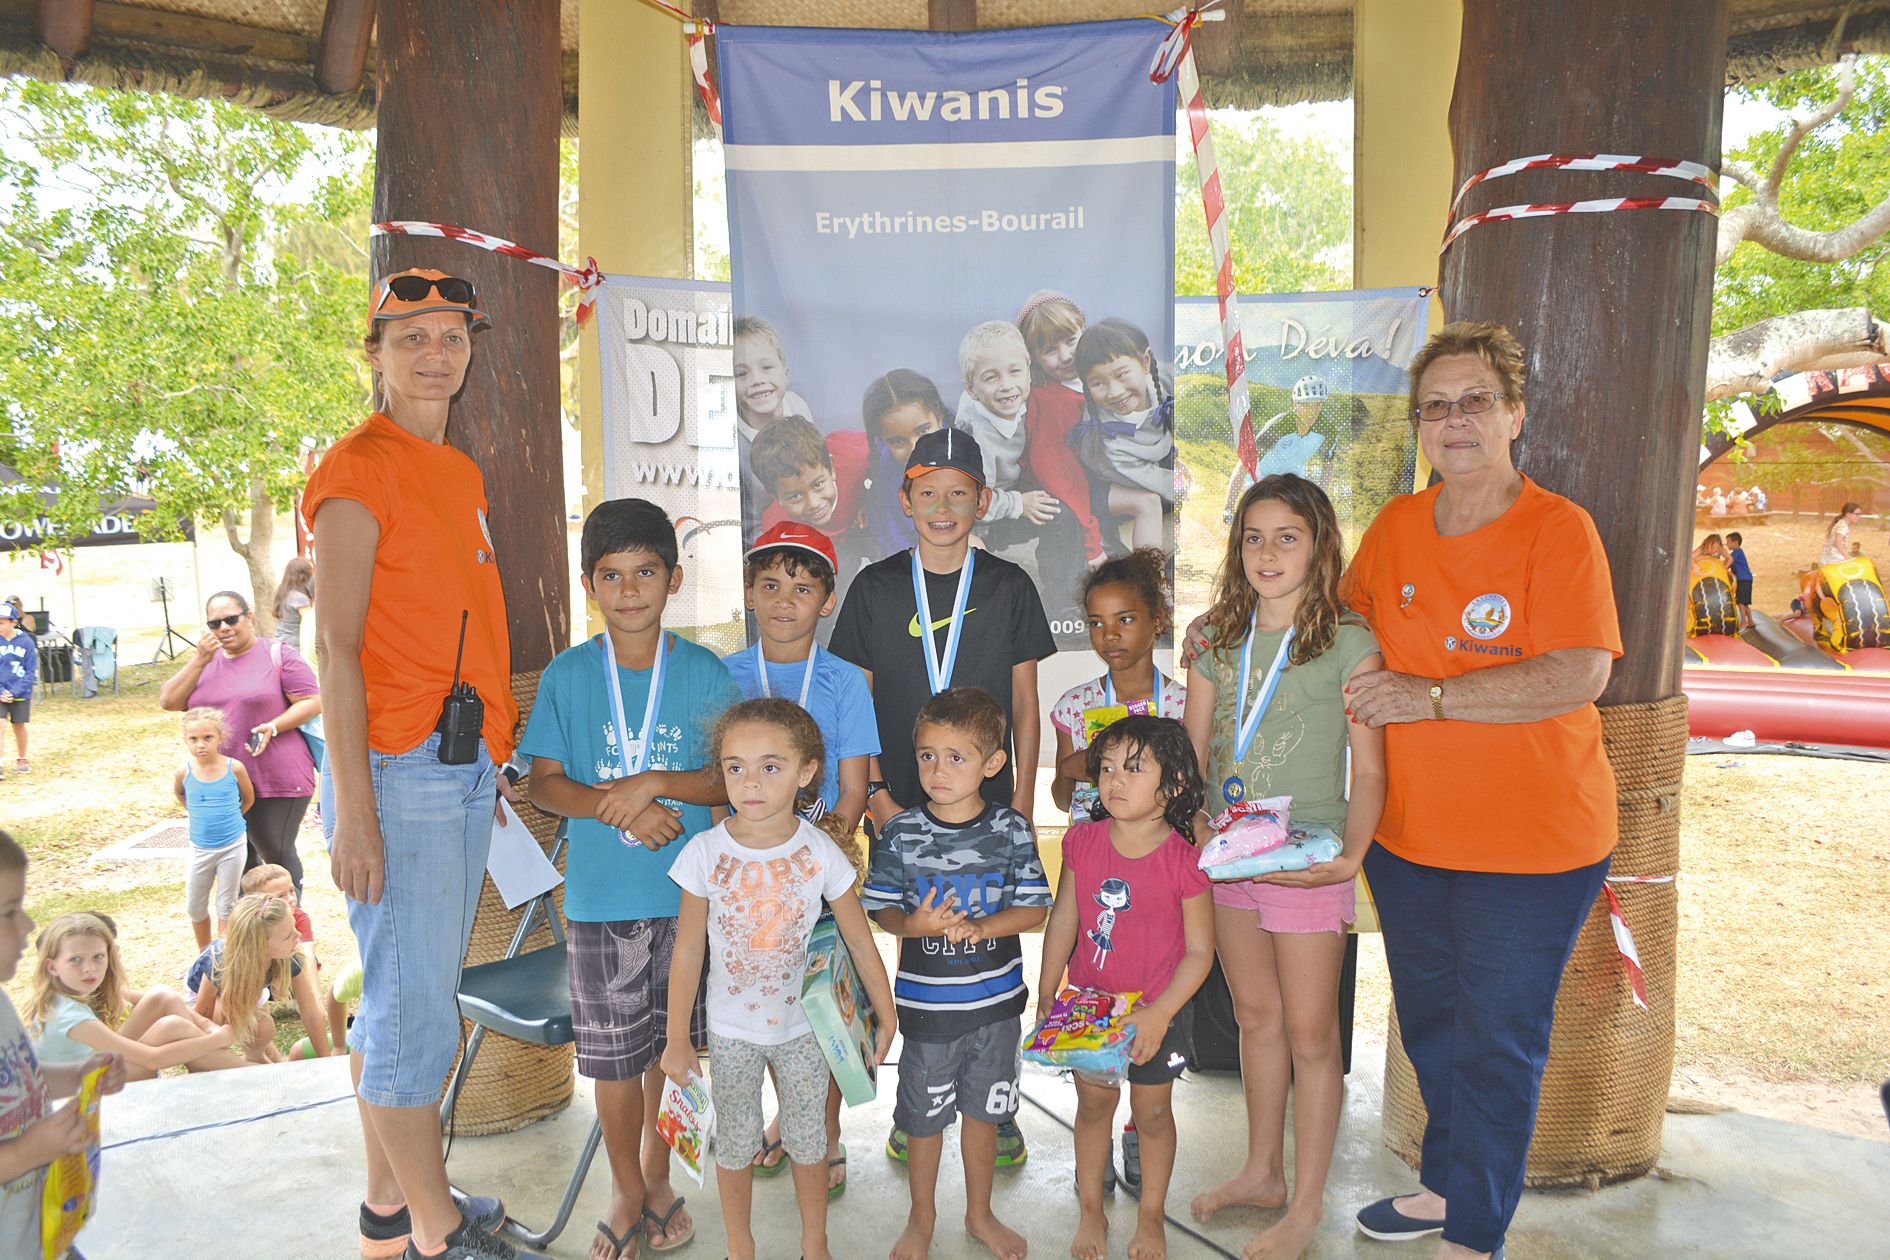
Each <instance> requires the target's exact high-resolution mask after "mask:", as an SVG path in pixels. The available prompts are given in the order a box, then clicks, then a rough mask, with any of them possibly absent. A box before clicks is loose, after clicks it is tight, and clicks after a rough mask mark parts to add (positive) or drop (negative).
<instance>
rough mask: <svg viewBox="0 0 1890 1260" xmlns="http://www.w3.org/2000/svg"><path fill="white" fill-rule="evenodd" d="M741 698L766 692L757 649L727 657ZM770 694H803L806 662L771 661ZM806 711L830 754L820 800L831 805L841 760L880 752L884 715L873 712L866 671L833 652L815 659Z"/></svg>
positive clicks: (795, 696) (837, 797)
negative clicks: (881, 724) (757, 666)
mask: <svg viewBox="0 0 1890 1260" xmlns="http://www.w3.org/2000/svg"><path fill="white" fill-rule="evenodd" d="M722 663H723V664H724V665H726V666H728V672H729V675H730V676H731V677H732V678H734V680H735V686H736V688H737V690H739V691H740V692H741V693H742V699H744V700H753V699H754V698H755V697H757V696H759V695H760V694H761V675H760V673H759V672H758V670H757V669H756V663H755V649H754V648H752V647H747V648H743V649H742V650H741V651H739V652H731V653H729V654H728V655H727V656H725V657H723V658H722ZM766 664H767V666H768V691H769V694H771V695H774V696H778V697H781V698H782V699H786V700H799V699H800V698H801V683H802V682H803V681H804V680H805V679H806V677H807V662H806V661H768V662H766ZM807 712H808V714H809V716H811V717H812V718H813V719H814V725H815V726H818V727H819V728H820V742H821V743H822V744H824V745H825V746H826V749H827V759H826V760H825V761H823V762H822V763H821V766H820V799H821V801H822V802H824V803H825V804H826V806H827V808H828V809H832V808H833V807H834V806H835V805H836V804H837V803H838V802H839V800H840V763H841V762H842V761H843V760H845V759H846V758H848V757H877V756H879V718H878V717H877V716H876V715H875V714H874V712H873V689H872V688H871V687H869V686H867V684H866V671H865V670H863V669H861V668H860V667H859V666H858V665H855V664H854V663H853V662H851V661H843V660H841V659H840V658H839V657H837V656H835V655H834V654H833V653H832V652H821V653H820V654H819V655H818V656H816V657H815V658H814V679H813V682H812V683H811V684H809V685H808V688H807Z"/></svg>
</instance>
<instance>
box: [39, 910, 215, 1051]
mask: <svg viewBox="0 0 1890 1260" xmlns="http://www.w3.org/2000/svg"><path fill="white" fill-rule="evenodd" d="M23 1014H24V1015H25V1017H26V1024H27V1027H28V1028H30V1029H31V1030H32V1031H33V1034H34V1037H35V1038H36V1040H35V1043H34V1047H33V1048H34V1051H35V1053H37V1054H38V1055H39V1060H40V1062H41V1063H45V1064H51V1065H55V1066H63V1065H70V1064H79V1063H83V1062H85V1061H86V1060H87V1059H88V1058H90V1057H91V1055H92V1053H93V1052H94V1051H109V1052H111V1053H114V1054H117V1055H119V1056H120V1057H122V1058H123V1059H124V1061H125V1071H126V1074H127V1076H128V1077H129V1078H130V1079H131V1080H134V1081H148V1080H150V1079H151V1078H152V1077H154V1076H156V1075H157V1074H158V1073H159V1072H161V1071H163V1070H164V1069H165V1068H168V1067H178V1066H180V1065H181V1066H184V1067H187V1068H189V1069H190V1070H191V1071H193V1072H209V1071H214V1070H216V1069H218V1068H233V1067H241V1066H243V1065H242V1063H241V1062H240V1061H239V1060H238V1059H236V1058H235V1057H234V1056H232V1055H231V1054H230V1044H231V1040H232V1039H231V1034H230V1030H229V1029H228V1028H220V1027H218V1026H217V1025H216V1024H213V1023H211V1022H210V1021H209V1020H208V1019H204V1018H202V1017H201V1016H198V1015H197V1014H195V1013H194V1012H192V1011H191V1009H190V1007H189V1006H188V1005H187V1004H186V1003H185V1001H184V999H183V998H181V997H179V996H178V995H177V994H176V993H174V992H172V991H171V990H169V989H148V990H146V991H144V992H142V993H140V992H137V991H136V990H133V989H128V988H126V986H125V972H124V964H123V963H122V962H121V961H120V959H119V956H118V925H117V924H115V923H113V922H112V920H111V917H110V916H109V915H103V914H97V913H94V912H92V911H90V910H81V911H78V912H76V913H73V914H63V915H60V916H59V917H58V918H57V919H54V920H53V921H52V922H51V923H50V924H48V925H47V927H46V929H45V931H43V932H41V933H40V934H39V962H38V963H37V965H35V967H34V968H33V990H32V993H31V994H30V995H29V996H28V998H27V1002H26V1010H25V1011H24V1012H23Z"/></svg>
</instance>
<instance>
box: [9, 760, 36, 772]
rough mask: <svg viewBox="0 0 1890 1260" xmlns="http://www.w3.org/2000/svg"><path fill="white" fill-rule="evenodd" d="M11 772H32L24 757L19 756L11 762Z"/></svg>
mask: <svg viewBox="0 0 1890 1260" xmlns="http://www.w3.org/2000/svg"><path fill="white" fill-rule="evenodd" d="M13 772H14V773H15V774H31V773H33V767H32V764H31V763H30V762H28V761H27V760H26V758H24V757H21V758H20V759H19V760H18V761H16V762H14V763H13Z"/></svg>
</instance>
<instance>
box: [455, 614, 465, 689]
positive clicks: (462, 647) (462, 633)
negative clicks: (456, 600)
mask: <svg viewBox="0 0 1890 1260" xmlns="http://www.w3.org/2000/svg"><path fill="white" fill-rule="evenodd" d="M467 613H468V610H467V609H464V608H462V609H460V610H459V646H458V647H456V648H454V649H453V690H455V691H457V690H459V661H460V658H461V657H463V656H464V655H465V654H466V616H467Z"/></svg>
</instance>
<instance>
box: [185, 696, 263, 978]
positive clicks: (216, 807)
mask: <svg viewBox="0 0 1890 1260" xmlns="http://www.w3.org/2000/svg"><path fill="white" fill-rule="evenodd" d="M183 728H184V748H185V749H186V750H187V751H188V752H189V754H190V760H188V761H186V762H185V763H184V764H183V766H181V767H180V768H179V769H178V771H177V780H176V783H175V784H174V788H175V790H176V792H177V799H178V801H179V802H180V803H181V804H182V805H183V806H184V809H185V811H186V812H187V813H188V814H189V815H190V866H189V868H188V870H187V871H186V872H185V875H184V913H185V914H187V915H189V916H190V930H191V931H192V932H194V933H195V934H196V937H197V948H198V949H199V950H201V949H202V948H203V947H204V946H206V945H208V944H209V943H210V888H211V885H212V884H214V885H215V886H216V892H217V935H218V936H221V935H223V929H224V926H225V925H226V924H228V923H229V921H230V910H231V908H232V907H234V906H235V905H236V898H237V893H238V890H239V885H241V883H242V880H243V859H244V857H245V855H246V854H247V852H248V848H249V846H248V845H246V844H244V843H243V841H244V837H245V836H247V835H248V827H247V825H246V824H245V823H244V821H243V815H245V814H247V813H248V812H249V807H250V806H251V805H254V804H255V803H256V789H255V787H254V786H253V785H251V783H250V781H249V771H248V770H246V769H244V768H243V763H242V762H240V761H238V760H236V759H235V758H234V757H226V756H224V755H223V741H224V740H225V739H227V738H228V731H227V729H226V728H225V726H224V724H223V714H222V713H221V712H219V711H218V710H216V709H213V708H210V707H208V706H204V705H200V706H198V707H197V708H194V709H192V710H190V711H189V712H188V713H186V714H184V720H183Z"/></svg>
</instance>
